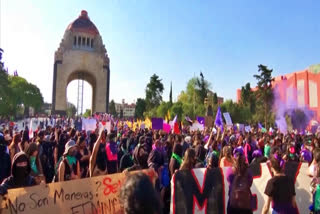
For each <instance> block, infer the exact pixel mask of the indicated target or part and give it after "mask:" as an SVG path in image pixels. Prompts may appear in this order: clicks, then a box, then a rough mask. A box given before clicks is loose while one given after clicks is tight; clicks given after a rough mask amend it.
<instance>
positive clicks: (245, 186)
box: [227, 147, 253, 214]
mask: <svg viewBox="0 0 320 214" xmlns="http://www.w3.org/2000/svg"><path fill="white" fill-rule="evenodd" d="M233 155H234V164H233V167H232V168H229V170H230V171H229V175H228V176H227V179H228V182H229V184H230V186H229V201H228V207H227V213H228V214H247V213H248V214H251V213H252V208H251V207H252V205H251V204H252V203H251V201H252V194H251V190H250V188H251V185H252V182H253V177H252V175H251V173H250V172H249V169H248V164H247V163H246V157H245V155H244V152H243V149H242V147H237V148H235V149H234V151H233Z"/></svg>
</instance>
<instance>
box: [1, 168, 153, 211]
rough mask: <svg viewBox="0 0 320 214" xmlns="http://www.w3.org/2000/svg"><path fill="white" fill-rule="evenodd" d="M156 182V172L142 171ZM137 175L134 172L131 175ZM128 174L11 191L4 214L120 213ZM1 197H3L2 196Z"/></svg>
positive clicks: (2, 209) (5, 204)
mask: <svg viewBox="0 0 320 214" xmlns="http://www.w3.org/2000/svg"><path fill="white" fill-rule="evenodd" d="M143 172H144V173H146V174H147V175H148V176H149V177H150V178H151V179H152V180H153V182H154V179H155V171H153V170H143ZM132 173H135V172H132ZM125 178H126V174H124V173H118V174H112V175H105V176H98V177H93V178H85V179H79V180H73V181H65V182H59V183H51V184H48V185H44V184H43V185H42V184H41V185H38V186H34V187H27V188H18V189H10V190H8V194H7V195H6V196H5V199H3V200H2V201H1V204H0V205H1V206H0V213H1V214H7V213H8V214H20V213H21V214H23V213H32V214H37V213H39V214H40V213H41V214H43V213H45V214H51V213H52V214H58V213H64V214H68V213H70V214H87V213H88V214H89V213H90V214H95V213H96V214H109V213H112V214H117V213H122V212H121V211H122V210H121V206H120V203H119V194H120V188H121V186H122V184H123V183H124V181H125ZM0 198H1V197H0Z"/></svg>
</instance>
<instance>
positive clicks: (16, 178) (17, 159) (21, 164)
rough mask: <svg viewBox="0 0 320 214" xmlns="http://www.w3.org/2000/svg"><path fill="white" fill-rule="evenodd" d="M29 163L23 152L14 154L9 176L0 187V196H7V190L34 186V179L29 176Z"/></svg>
mask: <svg viewBox="0 0 320 214" xmlns="http://www.w3.org/2000/svg"><path fill="white" fill-rule="evenodd" d="M30 172H31V167H30V161H29V158H28V157H27V155H26V154H25V153H24V152H19V153H17V154H15V156H14V157H13V160H12V169H11V176H9V177H8V178H6V179H5V180H4V181H3V182H2V184H1V185H0V195H5V194H7V190H8V189H13V188H19V187H28V186H34V185H36V181H35V179H34V177H32V176H31V175H30Z"/></svg>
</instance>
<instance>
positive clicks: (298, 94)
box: [237, 64, 320, 121]
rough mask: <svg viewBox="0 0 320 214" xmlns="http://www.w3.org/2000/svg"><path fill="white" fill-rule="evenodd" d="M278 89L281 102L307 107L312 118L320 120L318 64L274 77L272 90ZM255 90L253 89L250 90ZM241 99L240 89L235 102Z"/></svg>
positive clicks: (319, 75) (319, 70)
mask: <svg viewBox="0 0 320 214" xmlns="http://www.w3.org/2000/svg"><path fill="white" fill-rule="evenodd" d="M276 87H278V88H277V89H278V91H279V96H280V98H281V100H282V101H283V102H292V101H296V102H297V106H298V107H308V108H310V109H311V110H312V111H313V112H314V113H315V115H314V118H315V119H317V120H318V121H319V119H320V99H319V95H320V64H317V65H312V66H310V67H309V68H307V69H304V70H302V71H297V72H293V73H290V74H286V75H281V76H277V77H275V81H274V83H273V88H276ZM252 90H255V89H252ZM240 99H241V89H237V102H238V101H240Z"/></svg>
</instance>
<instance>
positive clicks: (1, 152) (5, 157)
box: [0, 132, 11, 183]
mask: <svg viewBox="0 0 320 214" xmlns="http://www.w3.org/2000/svg"><path fill="white" fill-rule="evenodd" d="M10 171H11V160H10V155H9V154H8V153H7V142H6V141H5V139H4V135H3V134H2V133H1V132H0V183H1V182H2V181H3V180H4V179H5V178H7V177H9V176H10Z"/></svg>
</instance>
